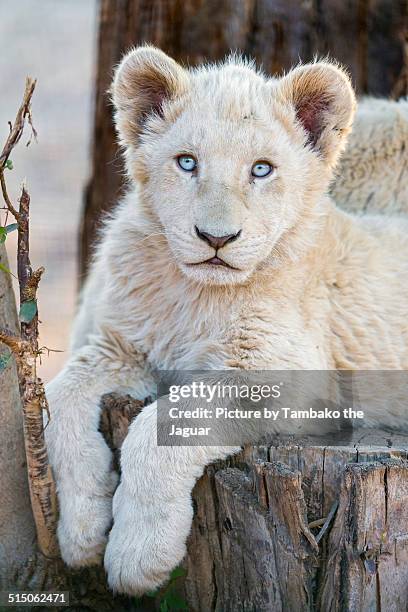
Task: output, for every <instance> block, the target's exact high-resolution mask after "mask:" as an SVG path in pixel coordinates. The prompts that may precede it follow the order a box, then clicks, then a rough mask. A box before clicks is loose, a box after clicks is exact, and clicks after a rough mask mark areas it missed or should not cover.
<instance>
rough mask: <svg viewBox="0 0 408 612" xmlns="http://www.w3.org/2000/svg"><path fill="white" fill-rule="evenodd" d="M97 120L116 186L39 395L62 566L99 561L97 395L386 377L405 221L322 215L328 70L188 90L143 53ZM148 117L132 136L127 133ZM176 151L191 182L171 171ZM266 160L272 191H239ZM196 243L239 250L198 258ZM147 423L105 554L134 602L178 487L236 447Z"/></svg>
mask: <svg viewBox="0 0 408 612" xmlns="http://www.w3.org/2000/svg"><path fill="white" fill-rule="evenodd" d="M113 99H114V102H115V106H116V121H117V125H118V128H119V132H120V137H121V141H122V143H123V144H124V146H125V147H126V160H127V167H128V172H129V176H130V177H131V179H132V181H133V186H132V187H131V188H130V189H129V192H128V194H127V195H126V197H125V198H124V200H123V201H122V203H121V204H120V205H119V206H118V208H117V209H116V211H115V212H114V214H113V215H112V217H111V218H109V219H108V220H107V221H106V224H105V233H104V238H103V240H102V241H101V244H100V246H99V247H98V250H97V253H96V255H95V260H94V263H93V266H92V269H91V271H90V275H89V279H88V281H87V284H86V287H85V289H84V291H83V294H82V301H81V308H80V312H79V314H78V317H77V321H76V325H75V331H74V338H73V355H72V357H71V359H70V361H69V362H68V363H67V365H66V366H65V368H64V370H63V371H62V372H61V374H60V375H59V376H58V377H57V378H56V379H55V380H54V381H53V382H52V383H51V384H50V385H49V386H48V389H47V395H48V399H49V403H50V408H51V422H50V424H49V426H48V427H47V430H46V436H47V443H48V448H49V454H50V460H51V463H52V466H53V470H54V474H55V477H56V480H57V484H58V492H59V502H60V513H61V519H60V525H59V531H58V535H59V541H60V545H61V551H62V555H63V558H64V559H65V560H66V561H67V562H68V563H69V564H71V565H84V564H89V563H93V562H95V561H96V560H97V559H100V558H101V556H102V554H103V549H104V546H105V543H106V530H107V529H108V528H109V525H110V522H111V519H112V511H111V504H110V496H111V495H112V493H113V490H114V487H115V483H116V479H115V476H114V475H113V473H112V470H111V465H110V455H109V452H108V449H107V446H106V445H105V443H104V441H103V439H102V437H101V435H100V434H99V433H98V422H99V399H100V397H101V395H102V394H104V393H106V392H109V391H118V390H119V391H127V392H131V393H132V394H133V395H134V396H135V397H138V398H141V399H142V398H144V397H146V396H147V395H149V394H150V393H151V392H152V390H153V388H154V386H153V376H152V371H153V370H154V369H155V368H158V369H179V370H185V369H190V370H191V369H209V370H211V369H217V370H221V369H230V368H234V369H235V368H240V369H244V370H250V369H258V370H262V369H287V368H294V369H317V370H318V369H335V368H349V369H369V368H371V369H376V368H378V369H380V368H382V369H387V368H396V369H398V368H400V369H405V368H407V366H408V349H407V346H408V328H407V323H406V304H407V300H408V264H407V262H408V222H407V220H397V221H395V220H392V219H384V218H380V217H370V218H369V217H367V218H364V219H358V218H353V217H352V216H350V215H347V214H346V213H343V212H341V211H339V210H337V209H336V208H335V207H334V205H333V203H332V202H331V201H330V200H329V199H328V198H327V197H326V195H325V193H326V191H327V189H328V185H329V182H330V180H331V177H332V172H333V168H334V167H335V164H336V161H337V159H338V157H339V155H340V153H341V151H342V150H343V148H344V146H345V142H346V137H347V134H348V132H349V130H350V126H351V121H352V117H353V112H354V105H355V101H354V95H353V92H352V90H351V87H350V84H349V81H348V78H347V77H346V76H345V75H344V73H343V72H342V71H341V70H340V69H339V68H338V67H336V66H333V65H331V64H327V63H323V64H320V63H319V64H313V65H310V66H304V67H298V68H297V69H295V70H294V71H292V72H290V73H289V74H288V75H287V76H286V77H284V78H283V79H281V80H278V81H277V80H268V79H266V78H265V77H263V76H262V75H260V74H257V73H256V72H254V70H253V69H252V67H251V66H249V65H247V64H245V63H243V62H241V61H239V60H237V59H232V60H231V61H229V62H227V63H226V64H224V65H220V66H210V67H203V68H202V69H199V70H196V71H193V72H187V71H184V70H183V69H182V68H181V67H180V66H178V65H177V64H176V63H175V62H174V61H173V60H170V59H169V58H167V56H165V55H164V54H163V53H161V52H159V51H158V50H155V49H153V48H142V49H137V50H135V51H134V52H132V53H131V54H129V55H128V56H127V57H126V58H125V59H124V60H123V62H122V64H121V66H120V67H119V68H118V70H117V72H116V76H115V82H114V86H113ZM146 116H147V119H146ZM180 153H192V154H194V155H195V156H196V157H197V159H198V161H199V170H198V173H197V175H195V176H191V175H188V174H186V173H183V172H182V171H181V170H180V169H179V168H178V167H177V164H176V162H175V159H174V157H175V156H177V155H178V154H180ZM257 159H268V160H270V161H271V162H272V163H273V164H274V165H275V166H276V171H275V173H274V174H273V175H272V176H271V177H269V178H267V179H262V180H259V181H254V180H253V179H252V178H251V176H250V168H251V166H252V164H253V163H254V162H255V161H256V160H257ZM194 225H198V226H199V228H200V229H201V230H204V231H207V232H210V233H213V234H216V235H226V234H230V233H234V232H237V231H238V230H239V229H242V235H241V237H240V238H239V239H238V240H236V241H235V242H233V243H231V244H228V245H226V246H225V247H223V248H222V249H221V255H220V256H222V258H223V259H224V260H225V261H226V262H228V263H229V264H230V265H231V266H233V267H234V268H238V270H233V269H230V268H224V267H220V266H217V267H216V266H212V265H210V264H203V265H191V264H192V263H199V262H202V261H204V260H206V259H208V258H210V257H212V256H213V255H214V250H213V249H212V248H211V247H210V246H209V245H208V244H206V243H204V242H203V241H201V240H200V239H199V238H198V237H197V235H196V233H195V231H194ZM156 414H157V406H156V404H155V403H154V404H152V405H150V406H148V407H146V408H145V409H144V410H143V412H142V414H141V415H140V416H139V417H138V418H137V419H136V420H135V421H134V422H133V423H132V425H131V427H130V430H129V434H128V436H127V438H126V440H125V442H124V445H123V449H122V457H121V467H122V479H121V483H120V485H119V487H118V488H117V490H116V493H115V495H114V501H113V519H114V525H113V528H112V531H111V533H110V536H109V542H108V546H107V550H106V554H105V567H106V570H107V572H108V579H109V583H110V585H111V587H112V588H113V589H114V590H117V591H124V592H127V593H142V592H145V591H147V590H151V589H153V588H155V587H156V586H158V585H160V584H162V583H163V581H164V580H165V579H166V577H167V576H168V574H169V571H170V570H171V569H172V568H173V567H174V566H176V565H177V564H178V563H179V562H180V560H181V559H182V557H183V555H184V553H185V542H186V537H187V535H188V531H189V528H190V523H191V518H192V507H191V498H190V495H191V489H192V487H193V485H194V482H195V480H196V479H197V478H198V477H199V476H200V474H201V473H202V471H203V468H204V466H205V465H206V464H208V463H209V462H211V461H213V460H215V459H217V458H224V457H225V456H226V455H227V454H229V453H230V452H234V451H235V450H237V449H236V448H230V447H221V448H217V447H214V448H211V447H208V448H207V447H160V446H158V445H157V443H156Z"/></svg>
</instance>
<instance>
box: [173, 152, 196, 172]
mask: <svg viewBox="0 0 408 612" xmlns="http://www.w3.org/2000/svg"><path fill="white" fill-rule="evenodd" d="M177 163H178V165H179V166H180V168H181V169H182V170H184V171H185V172H193V170H195V169H196V168H197V161H196V160H195V159H194V157H192V156H191V155H179V156H178V158H177Z"/></svg>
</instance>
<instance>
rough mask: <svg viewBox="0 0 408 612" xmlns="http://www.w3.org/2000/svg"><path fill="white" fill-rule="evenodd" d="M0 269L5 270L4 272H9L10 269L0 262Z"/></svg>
mask: <svg viewBox="0 0 408 612" xmlns="http://www.w3.org/2000/svg"><path fill="white" fill-rule="evenodd" d="M0 270H2V271H3V272H5V273H6V274H11V272H10V270H9V269H8V268H6V266H4V265H3V264H2V263H0Z"/></svg>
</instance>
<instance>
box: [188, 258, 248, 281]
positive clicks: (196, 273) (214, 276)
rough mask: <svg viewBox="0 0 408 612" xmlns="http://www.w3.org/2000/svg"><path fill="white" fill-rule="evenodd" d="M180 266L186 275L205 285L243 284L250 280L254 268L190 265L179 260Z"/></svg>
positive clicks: (205, 264) (204, 264)
mask: <svg viewBox="0 0 408 612" xmlns="http://www.w3.org/2000/svg"><path fill="white" fill-rule="evenodd" d="M178 266H179V268H180V270H181V272H183V274H184V275H185V276H187V277H188V278H190V279H192V280H194V281H196V282H197V283H200V284H205V285H241V284H243V283H245V282H247V281H248V279H249V277H250V276H251V274H252V272H253V271H252V270H251V269H248V270H235V269H232V268H226V267H224V266H216V265H212V264H207V263H203V264H199V265H190V264H187V265H186V264H184V263H181V262H179V263H178Z"/></svg>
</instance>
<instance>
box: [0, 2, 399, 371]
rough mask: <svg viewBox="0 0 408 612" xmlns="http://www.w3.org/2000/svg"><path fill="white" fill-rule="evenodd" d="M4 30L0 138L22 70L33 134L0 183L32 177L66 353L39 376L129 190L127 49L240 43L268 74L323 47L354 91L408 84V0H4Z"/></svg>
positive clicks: (35, 236) (36, 241)
mask: <svg viewBox="0 0 408 612" xmlns="http://www.w3.org/2000/svg"><path fill="white" fill-rule="evenodd" d="M0 34H1V40H2V44H3V53H2V54H1V56H0V83H2V92H3V95H2V97H1V103H0V136H1V138H2V139H3V141H4V139H5V137H6V135H7V130H8V124H7V122H8V121H9V120H12V119H13V118H14V115H15V112H16V110H17V108H18V105H19V103H20V101H21V97H22V93H23V89H24V79H25V76H26V75H30V76H33V77H37V78H38V86H37V89H36V92H35V94H34V98H33V116H34V124H35V127H36V129H37V131H38V143H37V144H36V143H34V142H33V143H32V144H31V145H30V147H29V148H28V149H27V148H26V147H24V146H22V145H20V146H19V147H17V149H16V150H15V153H14V154H13V159H12V161H13V164H14V169H13V170H12V171H10V172H8V173H7V179H8V185H9V189H10V193H11V195H12V196H13V198H14V201H16V199H17V197H18V194H19V189H20V186H21V182H22V180H23V179H25V180H26V182H27V186H28V188H29V191H30V194H31V200H32V204H31V211H32V221H31V244H32V258H31V259H32V263H33V265H34V266H37V267H38V266H39V265H44V266H45V268H46V273H45V275H44V277H43V280H42V281H41V284H40V291H39V311H40V319H41V321H42V324H41V328H40V333H41V337H40V343H41V345H43V346H46V347H48V348H49V349H57V350H61V351H64V352H61V353H51V354H50V356H49V357H47V356H44V358H43V360H42V365H41V368H40V373H41V375H42V376H43V378H44V379H45V380H49V379H50V378H51V377H52V376H53V375H54V374H56V373H57V372H58V370H59V369H60V368H61V365H62V364H63V362H64V361H65V359H66V357H67V353H66V349H67V345H68V337H69V329H70V325H71V321H72V318H73V315H74V310H75V303H76V295H77V289H78V287H79V285H80V284H81V282H82V280H83V278H84V276H85V274H86V267H87V262H88V259H89V254H90V252H91V250H92V245H93V244H94V243H95V239H96V238H95V237H96V230H97V226H98V223H99V221H100V218H101V215H102V214H103V211H104V210H108V209H110V208H111V207H112V206H114V204H115V202H116V201H117V198H118V196H119V195H120V192H121V189H122V186H123V175H122V164H121V158H120V155H119V153H118V149H117V146H116V142H115V135H114V130H113V126H112V119H111V115H112V109H111V106H110V104H109V101H108V97H107V95H106V90H107V88H108V87H109V84H110V79H111V75H112V67H113V66H114V65H115V64H116V63H117V62H118V61H119V59H120V57H121V55H122V53H123V52H124V51H125V50H126V49H128V48H129V47H130V46H131V45H136V44H140V43H143V42H151V43H153V44H156V45H157V46H159V47H161V48H162V49H163V50H164V51H166V52H167V53H169V54H170V55H172V56H173V57H175V59H177V60H179V61H182V62H184V63H186V64H188V65H194V64H196V63H199V62H202V61H205V60H206V59H208V60H216V59H220V58H222V57H223V56H225V54H227V53H228V52H229V51H230V50H236V51H240V52H242V53H243V54H245V55H248V56H251V57H254V58H255V59H256V60H257V61H258V63H260V64H262V66H263V68H264V70H265V71H267V72H270V73H275V72H281V71H282V70H287V69H289V68H290V67H291V66H292V65H294V64H296V63H297V62H298V61H299V59H301V60H303V61H308V60H310V59H312V58H313V57H314V56H315V55H316V54H317V55H319V56H324V55H326V54H329V55H330V56H331V57H334V58H335V59H337V60H338V61H340V62H341V63H343V64H344V65H346V66H347V67H348V69H349V71H350V73H351V76H352V79H353V82H354V85H355V87H356V89H357V91H358V93H359V94H360V95H364V94H371V95H375V96H384V97H392V98H394V99H398V98H399V97H401V96H404V95H407V91H408V90H407V85H408V0H183V2H180V0H100V1H98V0H58V1H57V0H19V1H18V2H14V3H10V2H8V1H6V0H0ZM28 138H29V134H28V133H27V134H26V140H28ZM12 238H13V239H12ZM14 240H15V239H14V235H10V238H8V240H7V249H8V253H9V258H10V262H11V266H12V268H13V269H14V260H15V242H14ZM2 273H3V272H1V271H0V274H2Z"/></svg>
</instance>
